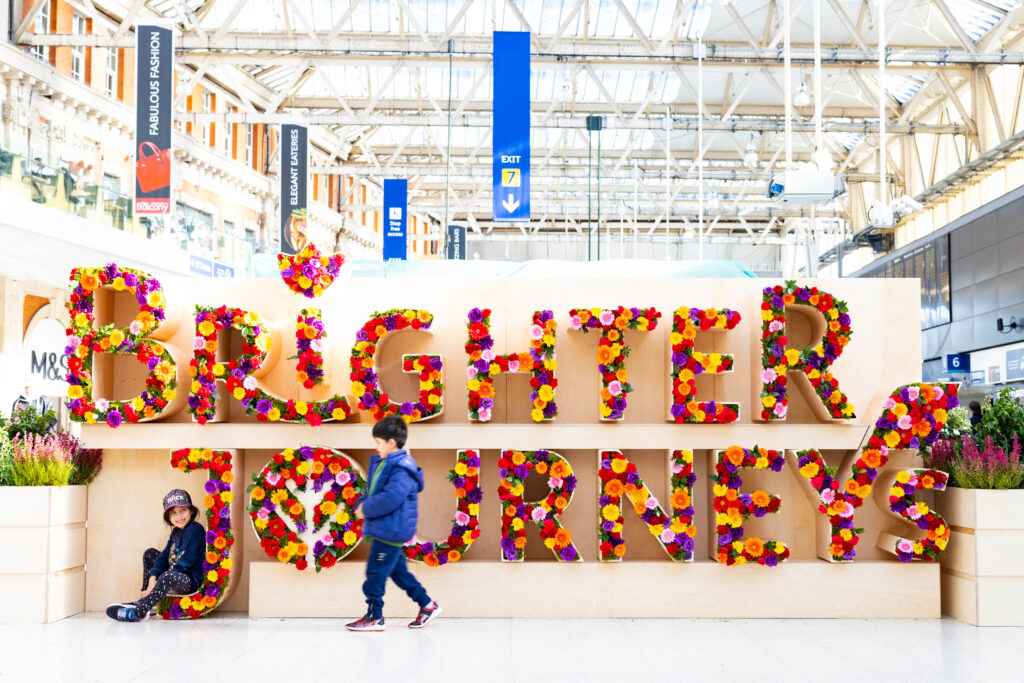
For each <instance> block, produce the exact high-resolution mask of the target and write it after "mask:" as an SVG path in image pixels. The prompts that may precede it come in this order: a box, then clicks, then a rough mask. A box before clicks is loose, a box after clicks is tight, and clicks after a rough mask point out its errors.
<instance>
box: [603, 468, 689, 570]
mask: <svg viewBox="0 0 1024 683" xmlns="http://www.w3.org/2000/svg"><path fill="white" fill-rule="evenodd" d="M669 466H670V469H671V486H672V493H671V495H670V496H669V502H670V504H671V506H672V516H671V518H670V517H669V516H668V515H667V514H666V513H665V511H664V510H663V509H662V507H661V505H660V504H659V503H658V499H657V498H655V497H654V496H653V495H651V492H650V490H648V488H647V486H646V485H645V484H644V482H643V480H642V479H641V478H640V475H639V474H638V473H637V471H636V465H634V464H633V463H631V462H630V461H629V460H627V459H626V456H624V455H623V454H622V453H621V452H619V451H601V452H600V455H599V456H598V471H597V476H598V479H599V480H600V485H601V493H600V498H599V499H598V523H597V529H598V540H597V542H598V559H600V560H601V561H602V562H618V561H621V560H622V558H623V556H625V554H626V542H625V540H623V538H622V524H623V518H622V499H623V497H626V498H628V499H629V502H630V503H632V504H633V511H634V512H636V514H638V515H639V516H640V519H641V520H643V522H644V524H646V525H647V530H648V531H650V533H651V535H652V536H654V537H655V538H656V539H658V542H659V543H660V544H661V547H663V548H664V549H665V552H666V553H668V556H669V557H671V558H672V559H673V560H675V561H676V562H689V561H690V560H692V559H693V542H694V539H695V538H696V536H697V527H695V526H694V525H693V485H694V484H695V483H696V481H697V477H696V475H695V474H694V473H693V453H692V452H691V451H682V450H679V451H672V456H671V460H670V465H669Z"/></svg>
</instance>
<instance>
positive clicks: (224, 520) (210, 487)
mask: <svg viewBox="0 0 1024 683" xmlns="http://www.w3.org/2000/svg"><path fill="white" fill-rule="evenodd" d="M171 467H174V468H175V469H178V470H181V471H182V472H195V471H196V470H200V469H203V470H206V471H207V480H206V498H205V499H204V500H203V505H204V506H206V527H207V532H206V555H205V556H204V557H203V583H202V585H201V586H199V590H197V591H196V592H195V593H192V594H191V595H183V596H169V597H166V598H164V599H163V600H161V601H160V604H159V605H158V606H157V612H158V613H159V614H160V616H162V617H163V618H164V619H198V618H199V617H201V616H203V615H206V614H209V613H210V612H212V611H213V610H214V608H216V607H217V604H218V603H219V602H220V600H221V598H222V597H223V595H224V591H225V589H226V588H227V586H228V580H229V579H230V577H231V567H232V565H233V560H232V559H231V548H232V546H233V545H234V544H235V537H234V534H232V533H231V503H232V493H231V482H233V481H234V480H235V473H234V470H233V469H232V462H231V453H229V452H227V451H215V450H212V449H210V448H202V449H199V448H192V449H189V448H182V449H180V450H176V451H174V452H172V453H171Z"/></svg>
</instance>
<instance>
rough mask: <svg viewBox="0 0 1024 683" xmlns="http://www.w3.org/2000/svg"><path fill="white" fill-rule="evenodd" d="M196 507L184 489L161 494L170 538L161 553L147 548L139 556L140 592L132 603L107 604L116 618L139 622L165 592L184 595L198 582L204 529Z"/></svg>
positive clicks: (200, 580)
mask: <svg viewBox="0 0 1024 683" xmlns="http://www.w3.org/2000/svg"><path fill="white" fill-rule="evenodd" d="M198 515H199V509H198V508H197V507H196V506H195V505H193V504H192V498H191V497H189V495H188V492H187V491H183V490H181V489H174V490H173V491H171V492H170V493H168V494H167V495H166V496H164V522H165V523H166V524H167V525H168V526H169V527H171V537H170V538H169V539H167V545H166V546H164V550H163V552H159V551H158V550H157V549H156V548H149V549H148V550H146V552H145V553H143V555H142V572H143V573H142V593H141V594H140V595H139V599H138V600H136V601H135V602H122V603H115V604H113V605H111V606H110V607H107V616H108V617H110V618H111V619H116V620H117V621H142V620H144V619H148V618H149V613H150V611H151V610H152V609H153V608H154V607H156V606H157V605H158V604H159V603H160V601H161V600H163V599H164V597H166V595H167V594H168V593H176V594H179V595H188V594H189V593H194V592H195V591H196V590H197V589H198V588H199V585H200V584H201V583H202V580H203V578H202V574H203V544H204V543H205V539H206V531H205V530H204V529H203V526H202V525H201V524H199V522H197V521H196V517H197V516H198Z"/></svg>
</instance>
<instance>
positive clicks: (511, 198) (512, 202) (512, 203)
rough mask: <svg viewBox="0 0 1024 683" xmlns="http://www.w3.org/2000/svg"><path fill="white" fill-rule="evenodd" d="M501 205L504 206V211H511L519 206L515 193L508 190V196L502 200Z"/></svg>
mask: <svg viewBox="0 0 1024 683" xmlns="http://www.w3.org/2000/svg"><path fill="white" fill-rule="evenodd" d="M501 205H502V206H504V207H505V210H506V211H508V212H509V213H512V212H513V211H515V210H516V209H518V208H519V200H518V199H516V198H515V195H513V194H512V193H511V192H509V193H508V198H507V199H505V201H503V202H502V203H501Z"/></svg>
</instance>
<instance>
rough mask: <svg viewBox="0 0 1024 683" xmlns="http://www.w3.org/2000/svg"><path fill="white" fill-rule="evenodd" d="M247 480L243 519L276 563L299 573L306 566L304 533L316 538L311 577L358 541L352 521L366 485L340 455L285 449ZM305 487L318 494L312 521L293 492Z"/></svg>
mask: <svg viewBox="0 0 1024 683" xmlns="http://www.w3.org/2000/svg"><path fill="white" fill-rule="evenodd" d="M252 481H253V483H252V484H250V485H249V488H248V489H247V491H248V493H249V507H248V511H249V517H250V518H251V519H252V525H253V529H255V531H256V535H257V536H258V537H259V539H260V547H261V548H263V552H265V553H266V554H267V555H268V556H270V557H273V558H275V559H277V560H278V561H279V562H284V563H286V564H291V565H294V566H295V568H296V569H300V570H301V569H305V568H306V567H307V566H308V560H307V556H308V553H309V550H310V549H309V547H308V546H307V545H306V544H305V543H303V542H302V541H300V540H299V534H304V533H306V532H307V531H309V532H311V533H312V534H313V535H314V536H315V537H316V542H315V543H314V544H313V548H312V550H313V560H314V563H315V566H316V571H317V572H319V571H320V570H321V569H327V568H330V567H333V566H334V565H335V563H336V562H337V561H338V560H340V559H342V558H344V557H345V556H346V555H348V554H349V553H350V552H352V549H353V548H355V547H356V545H358V544H359V541H360V540H361V539H362V537H363V520H361V519H356V516H355V503H356V500H357V499H358V498H359V496H360V495H361V494H363V493H364V492H365V491H366V481H365V479H364V477H363V475H362V473H361V472H360V471H359V469H358V465H356V464H355V463H354V462H353V461H352V460H350V459H349V458H348V457H347V456H346V455H345V454H344V453H339V452H338V451H333V450H330V449H328V448H319V447H317V448H314V447H312V446H303V447H301V448H297V449H291V448H289V449H286V450H284V451H282V452H280V453H277V454H275V455H274V457H273V458H271V459H270V462H268V463H267V464H266V466H265V467H264V468H263V469H262V470H260V471H259V472H256V473H254V474H253V475H252ZM289 482H291V486H289ZM310 484H312V490H313V492H314V493H322V494H323V495H322V497H321V500H320V502H319V503H318V504H317V505H316V506H314V507H313V509H312V517H310V514H309V513H310V511H309V510H307V509H306V508H305V507H304V506H303V504H302V503H301V502H299V500H298V498H297V497H296V495H295V493H294V491H301V492H304V493H305V492H306V491H308V490H309V485H310ZM325 527H326V528H325Z"/></svg>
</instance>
